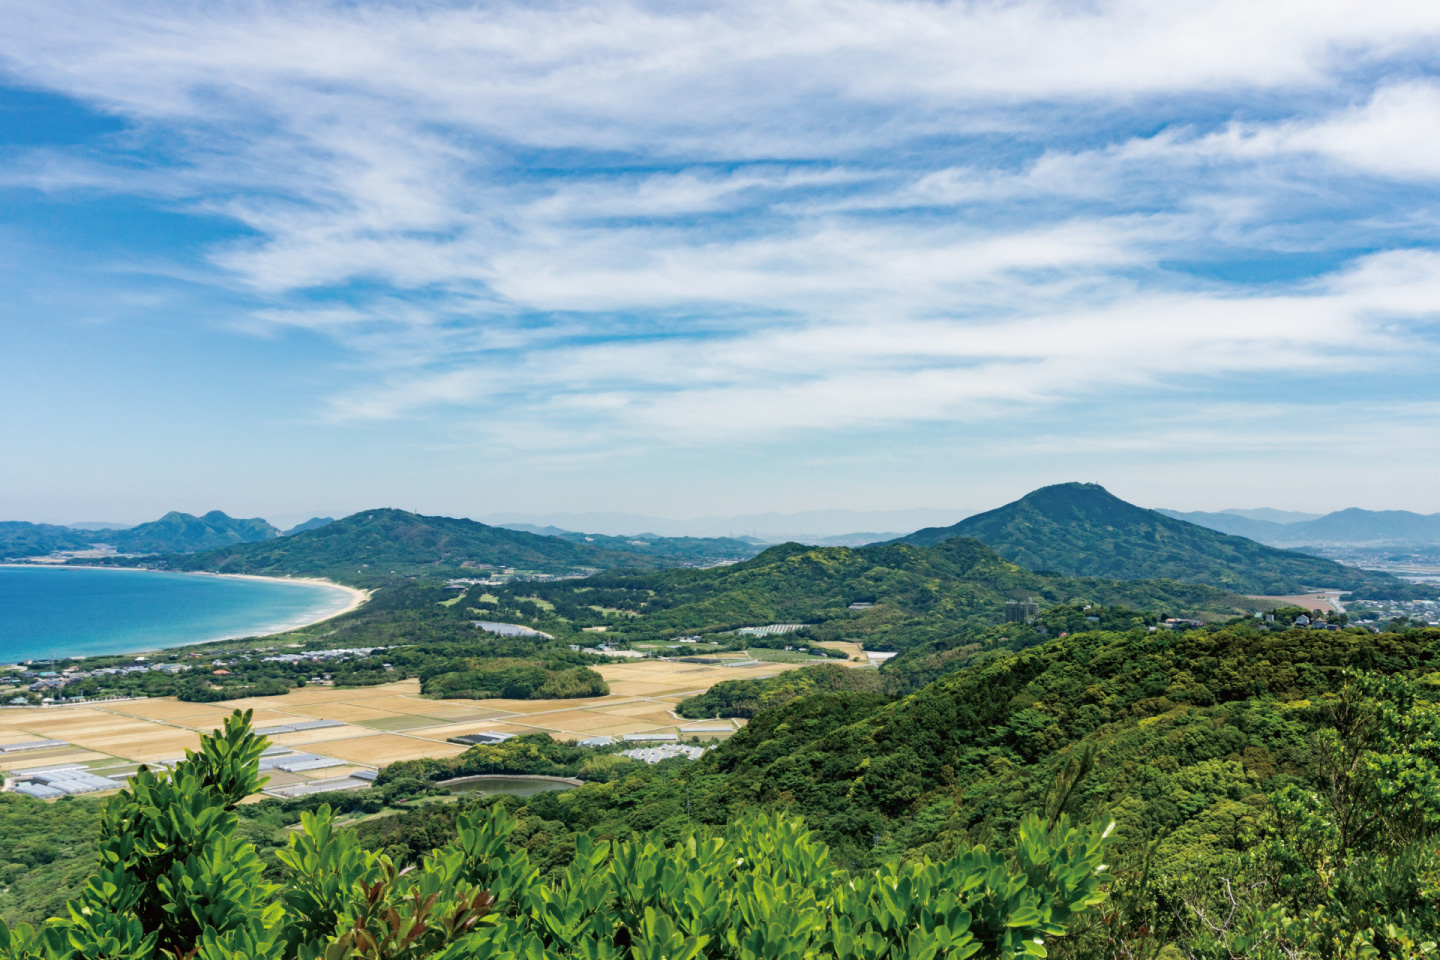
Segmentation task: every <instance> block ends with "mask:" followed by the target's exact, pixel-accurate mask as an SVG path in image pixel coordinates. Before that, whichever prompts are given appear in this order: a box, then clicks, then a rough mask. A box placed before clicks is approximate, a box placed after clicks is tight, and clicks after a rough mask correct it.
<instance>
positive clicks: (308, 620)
mask: <svg viewBox="0 0 1440 960" xmlns="http://www.w3.org/2000/svg"><path fill="white" fill-rule="evenodd" d="M0 567H9V568H19V569H44V570H112V571H118V572H129V573H163V574H167V575H170V576H182V577H186V576H196V577H209V578H213V579H222V578H224V579H231V580H258V581H266V582H272V583H299V584H308V585H310V586H315V587H326V588H328V589H330V590H335V591H340V592H342V593H344V594H346V595H347V596H348V602H347V603H346V604H345V606H344V607H341V608H340V609H338V610H331V611H328V612H325V613H322V614H319V615H317V616H310V615H307V616H306V617H305V618H304V619H295V620H288V621H283V622H279V623H270V624H264V625H262V626H259V627H256V628H255V629H254V630H253V631H249V632H236V633H226V634H222V635H219V636H212V637H205V638H203V639H198V640H188V641H185V642H183V643H176V644H169V645H166V646H159V647H149V648H142V649H135V650H124V651H117V652H114V653H87V654H77V655H74V656H80V657H112V656H139V655H142V654H153V653H158V652H160V651H163V650H175V649H180V648H182V647H193V646H199V645H201V644H206V643H220V642H222V641H225V640H245V639H262V638H265V637H274V636H279V635H281V634H286V633H291V632H293V631H295V630H303V629H304V628H306V627H313V626H315V625H317V624H321V623H325V622H326V621H328V620H333V619H335V618H336V617H339V616H342V615H344V614H347V613H351V612H353V611H355V610H358V609H359V608H360V607H361V606H363V605H364V604H365V603H366V602H367V601H369V599H370V598H371V597H372V596H373V595H374V592H375V591H373V590H361V589H360V588H358V587H350V586H346V585H345V584H343V583H336V582H335V581H333V580H327V579H325V578H323V577H272V576H262V575H260V574H253V573H213V572H211V571H208V570H186V571H176V570H151V569H149V568H146V567H107V566H103V565H93V566H92V565H89V564H83V565H76V566H65V565H55V566H51V565H48V564H33V563H0ZM32 659H33V658H32ZM62 659H72V657H64V658H62Z"/></svg>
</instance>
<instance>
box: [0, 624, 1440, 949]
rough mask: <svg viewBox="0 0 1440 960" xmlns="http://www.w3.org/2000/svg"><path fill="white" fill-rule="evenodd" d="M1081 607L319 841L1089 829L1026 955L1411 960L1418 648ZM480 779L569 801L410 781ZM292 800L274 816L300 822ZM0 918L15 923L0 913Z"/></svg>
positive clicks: (394, 770)
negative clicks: (678, 745) (762, 821)
mask: <svg viewBox="0 0 1440 960" xmlns="http://www.w3.org/2000/svg"><path fill="white" fill-rule="evenodd" d="M1077 612H1078V613H1084V614H1085V616H1084V617H1080V618H1079V619H1078V622H1077V621H1076V619H1075V614H1076V613H1077ZM1102 612H1103V613H1104V616H1102V617H1096V618H1095V620H1094V621H1091V620H1090V619H1087V617H1090V616H1093V615H1094V610H1093V608H1092V611H1090V612H1085V611H1084V610H1083V608H1080V610H1079V611H1075V610H1071V609H1069V608H1057V609H1053V610H1047V611H1045V612H1044V613H1042V614H1041V618H1042V619H1044V618H1050V619H1052V620H1053V621H1054V622H1055V623H1056V624H1059V623H1062V622H1063V623H1070V624H1071V625H1072V626H1075V627H1076V629H1075V630H1074V631H1073V632H1072V631H1068V630H1067V631H1062V632H1064V633H1065V634H1066V635H1065V636H1063V637H1052V638H1050V639H1048V640H1045V641H1043V642H1040V643H1039V644H1037V645H1033V646H1030V647H1027V648H1024V649H1020V650H1014V651H1011V650H994V651H991V652H989V653H987V654H985V655H983V656H979V657H973V658H971V660H970V661H969V665H968V666H964V667H961V668H960V669H958V670H955V671H953V672H951V673H948V674H946V675H944V676H942V677H941V678H940V679H939V680H937V681H935V682H932V683H929V684H927V685H925V686H923V687H921V688H920V689H918V690H915V691H914V692H911V693H908V694H903V695H901V694H896V693H895V692H893V691H890V690H887V689H886V686H887V682H888V678H887V677H886V674H887V673H888V672H889V671H890V670H892V669H894V666H887V668H886V669H885V670H882V671H880V672H879V673H878V674H876V673H870V674H868V677H869V678H870V679H868V680H859V679H856V680H853V681H852V680H848V679H846V680H841V679H840V675H841V673H842V671H840V670H839V669H838V668H828V667H814V668H809V669H808V670H805V671H799V672H797V673H795V674H790V675H788V676H784V677H780V678H775V679H773V680H770V681H759V682H758V686H748V687H745V686H742V687H724V688H721V687H717V688H716V689H715V690H714V691H712V692H711V693H710V694H707V695H705V696H704V697H701V698H697V699H696V701H695V702H694V703H693V704H687V707H686V711H687V712H690V713H693V714H695V715H714V714H715V713H717V712H719V713H724V712H727V711H728V712H731V713H732V714H737V713H738V714H748V715H749V723H748V725H747V726H746V727H745V728H744V729H743V730H741V731H740V732H739V733H737V734H736V735H735V736H734V737H732V738H731V739H730V740H729V741H727V742H725V743H723V744H722V745H721V746H719V748H718V749H715V750H713V751H710V752H709V753H707V754H706V755H704V756H703V757H702V758H701V759H700V760H698V761H694V762H686V761H683V760H678V759H677V760H671V761H666V762H663V763H660V764H657V765H654V766H651V765H646V764H642V763H637V762H634V761H631V760H629V759H628V758H625V757H623V756H619V755H618V754H617V753H616V752H615V751H614V750H607V749H602V750H599V751H595V750H587V749H583V748H578V747H575V746H570V745H565V744H557V743H553V742H551V741H549V740H548V739H547V738H545V737H543V736H535V737H527V738H518V739H517V740H515V741H509V742H507V743H505V744H501V745H493V746H481V747H476V748H474V749H472V750H470V751H467V752H466V753H465V754H463V755H461V756H459V757H456V758H454V759H452V760H443V761H419V762H411V763H405V764H395V765H393V766H392V767H390V768H387V769H386V771H385V772H384V773H383V774H382V777H381V781H380V784H379V786H378V787H377V790H379V791H390V792H391V795H392V796H397V797H400V798H401V799H403V798H405V797H420V798H421V799H420V800H419V801H416V802H418V803H419V804H420V805H419V806H416V807H415V808H414V809H411V810H405V809H403V807H404V805H403V804H402V805H401V806H402V809H400V810H398V811H390V812H384V811H382V813H384V815H381V816H378V817H371V818H369V819H362V820H360V821H356V822H355V823H354V824H353V825H352V826H349V827H347V828H346V829H345V830H343V831H340V830H338V829H336V831H335V835H336V836H338V835H339V834H340V833H343V834H344V836H345V837H346V838H347V839H346V840H345V843H347V844H348V843H352V842H353V844H355V845H356V849H357V850H362V851H370V853H368V854H364V856H367V857H369V856H381V855H383V856H384V857H388V858H389V859H390V860H391V861H393V862H394V863H396V864H397V868H398V866H400V865H404V864H407V863H413V864H423V863H425V862H427V858H432V859H433V858H434V857H435V856H437V854H436V853H435V852H434V851H435V850H436V848H443V847H444V846H445V844H453V843H456V842H460V843H462V845H463V843H464V841H463V837H464V835H465V831H466V830H475V829H480V827H477V824H481V823H484V822H494V821H487V820H486V819H485V818H491V817H502V818H503V821H504V823H505V824H506V826H505V836H504V842H503V843H501V844H499V846H497V847H495V849H496V850H501V849H502V848H503V850H504V851H505V853H504V856H506V857H510V856H517V855H522V854H523V856H524V857H525V858H526V862H527V863H528V864H531V865H532V866H533V869H534V870H536V871H538V875H539V876H540V877H543V878H548V879H547V880H546V881H545V882H547V883H552V884H563V883H566V882H569V881H568V879H567V878H569V877H571V876H572V874H573V871H574V870H576V869H582V870H593V869H598V868H599V867H601V866H602V865H604V864H606V863H613V862H615V860H614V859H613V858H614V857H615V856H618V853H614V852H612V853H608V854H607V855H606V856H601V857H599V858H598V859H591V853H590V852H588V851H593V850H596V849H598V848H597V847H596V844H600V845H605V844H622V845H623V844H639V845H648V847H646V849H648V850H649V851H650V853H649V854H648V855H649V856H652V857H656V858H663V857H664V856H665V854H664V851H665V850H667V849H670V850H674V849H676V846H675V845H676V844H679V845H681V846H682V847H683V846H684V845H685V844H686V843H690V842H692V841H690V840H688V839H687V837H690V836H692V835H694V831H697V830H698V831H700V836H702V837H716V838H723V837H726V836H733V835H734V834H733V832H732V831H734V830H736V829H742V830H743V829H746V827H745V826H744V825H745V824H747V823H748V822H750V821H749V820H748V819H747V818H749V817H752V816H754V815H755V814H756V813H757V812H765V813H766V815H769V816H781V817H788V818H798V819H797V820H796V822H797V823H799V822H803V823H804V825H805V827H806V828H808V829H809V830H811V831H814V841H813V842H821V843H823V844H824V845H825V850H826V854H825V856H826V857H827V858H828V862H830V863H832V864H833V865H834V867H835V868H836V869H839V870H841V871H844V872H845V874H846V875H847V876H872V875H875V874H874V873H873V871H880V872H881V874H883V873H884V872H885V871H887V870H892V869H899V868H900V867H899V866H898V865H905V866H904V869H916V870H926V869H929V867H928V866H927V865H930V864H955V863H958V862H962V861H963V860H964V858H965V857H967V856H973V855H974V853H975V851H977V850H980V849H984V850H987V851H991V850H993V851H995V855H997V856H1002V857H1005V858H1008V862H1009V863H1010V864H1011V865H1012V866H1011V867H1009V868H1006V869H1011V870H1013V869H1018V868H1017V867H1016V866H1015V864H1017V863H1019V860H1018V859H1017V858H1021V859H1023V858H1024V857H1025V856H1026V855H1027V854H1026V853H1025V850H1026V847H1025V841H1024V840H1023V838H1024V837H1025V836H1027V833H1028V834H1029V835H1033V833H1034V831H1035V830H1036V829H1037V827H1036V824H1041V825H1043V824H1047V823H1048V824H1056V823H1062V822H1063V823H1069V824H1102V823H1103V824H1109V823H1111V822H1112V821H1113V823H1114V825H1115V829H1114V830H1113V832H1112V833H1111V835H1110V836H1111V838H1112V839H1111V840H1109V841H1107V842H1106V844H1107V848H1108V852H1107V853H1106V856H1105V862H1107V863H1108V864H1109V865H1110V866H1109V869H1108V871H1107V874H1106V876H1107V877H1108V879H1106V880H1105V881H1104V882H1103V883H1101V884H1099V885H1097V886H1096V887H1095V892H1096V893H1097V894H1104V896H1105V898H1106V899H1105V901H1104V903H1105V906H1104V908H1103V909H1099V910H1096V911H1094V912H1093V913H1090V912H1086V913H1084V914H1083V915H1082V916H1076V917H1075V918H1074V920H1073V922H1068V923H1066V924H1064V925H1063V927H1064V935H1063V936H1060V935H1058V934H1054V933H1052V935H1051V936H1050V937H1049V942H1048V944H1047V949H1048V950H1049V951H1050V954H1051V955H1052V956H1073V957H1132V956H1169V957H1186V956H1188V957H1196V958H1200V957H1204V958H1212V957H1213V958H1220V957H1240V956H1255V957H1275V958H1279V957H1357V958H1358V957H1400V956H1405V957H1409V956H1420V955H1421V952H1420V951H1421V945H1422V944H1423V943H1424V942H1426V941H1429V940H1433V939H1435V933H1436V930H1437V917H1436V915H1435V912H1434V908H1433V899H1432V898H1431V896H1430V894H1429V892H1428V891H1430V890H1431V889H1432V888H1433V877H1434V876H1436V875H1437V873H1436V871H1437V870H1440V860H1437V855H1436V852H1435V845H1434V843H1433V838H1434V837H1435V835H1436V830H1437V829H1440V779H1437V777H1440V766H1437V764H1440V746H1437V745H1440V711H1437V710H1436V708H1435V705H1434V703H1433V697H1434V696H1435V692H1436V691H1437V690H1440V672H1437V670H1436V659H1437V655H1440V630H1434V629H1424V630H1417V629H1412V628H1405V627H1397V628H1394V629H1391V630H1388V631H1386V632H1382V633H1378V634H1377V633H1373V632H1370V631H1369V630H1365V629H1361V628H1349V629H1342V630H1309V629H1298V628H1295V627H1293V626H1291V625H1287V624H1286V623H1284V622H1283V618H1277V622H1276V623H1273V624H1272V623H1267V622H1265V621H1260V620H1256V619H1254V618H1243V619H1236V620H1234V621H1232V622H1230V623H1228V624H1224V625H1219V626H1214V627H1209V628H1200V629H1189V630H1167V629H1152V625H1147V624H1146V623H1145V622H1144V620H1145V618H1144V617H1143V616H1140V615H1135V614H1130V615H1128V616H1127V614H1129V612H1128V611H1124V610H1121V609H1107V610H1105V611H1102ZM901 659H902V658H899V657H897V658H896V660H895V661H894V662H893V664H895V665H898V664H899V662H900V661H901ZM848 673H850V674H851V675H852V676H854V677H857V678H858V677H865V676H867V675H866V674H864V673H860V674H855V673H854V672H853V671H848ZM741 683H745V682H743V681H742V682H741ZM501 772H510V773H548V774H552V775H565V776H577V775H578V776H580V777H581V778H582V779H584V780H586V781H587V784H586V785H585V786H582V787H579V788H576V789H574V790H570V791H567V792H563V793H546V794H540V795H537V796H535V797H531V798H528V799H521V798H513V797H510V798H503V799H502V798H485V799H480V800H473V799H471V800H462V801H460V802H458V803H455V802H451V803H434V802H427V801H428V800H429V799H430V798H427V797H425V796H424V795H425V794H426V793H427V792H428V790H429V788H428V787H427V786H426V784H427V783H429V782H432V781H435V780H440V779H447V778H449V777H453V776H457V775H462V774H469V773H501ZM371 799H372V802H373V801H374V798H371ZM435 799H443V798H435ZM60 806H65V807H68V809H70V810H71V811H75V812H74V813H72V814H69V815H68V817H67V818H65V819H63V820H61V819H57V820H55V821H53V825H52V824H51V823H47V822H46V821H45V820H43V819H42V818H41V817H40V816H39V815H38V814H37V812H36V811H37V810H41V809H53V808H45V807H42V805H41V804H40V802H39V801H33V800H29V799H28V798H18V797H17V798H9V800H8V802H7V803H6V804H4V805H0V819H4V821H5V822H4V823H0V829H5V831H6V835H7V836H8V835H9V830H8V829H7V828H9V827H11V826H12V825H23V827H24V829H25V830H26V831H27V840H26V841H25V843H14V842H12V843H10V844H9V845H8V846H6V847H3V848H0V850H3V855H4V856H5V857H6V858H9V859H10V863H8V864H5V865H3V866H0V870H5V871H10V874H11V875H14V876H15V877H16V878H17V880H19V881H20V882H21V886H22V887H23V886H24V883H25V878H26V877H30V878H32V879H33V877H34V875H35V870H34V868H33V867H31V868H27V867H25V864H26V863H30V864H32V865H33V864H36V863H40V862H41V861H45V859H46V858H47V857H48V858H50V861H47V862H57V863H60V864H61V867H62V868H63V869H64V870H65V871H68V872H67V873H64V874H61V875H60V876H70V877H72V878H73V876H74V875H75V874H76V873H77V871H79V870H80V869H81V862H80V861H79V860H76V859H75V858H71V859H70V860H69V861H67V860H66V858H65V855H64V853H63V852H62V851H64V850H65V849H66V848H67V847H68V846H69V844H68V842H67V841H66V837H67V836H68V837H73V836H74V833H75V831H76V830H79V829H81V828H82V827H84V826H86V825H87V824H89V825H93V824H94V823H95V822H96V821H97V818H98V817H99V816H100V814H99V812H98V809H99V804H98V803H97V802H96V801H85V800H73V801H65V802H63V803H62V804H61V805H60ZM283 806H284V805H283V804H280V805H278V807H283ZM301 806H302V807H303V809H302V810H300V811H298V812H295V813H292V814H290V815H289V816H288V818H287V819H288V820H289V821H290V822H293V821H294V820H295V819H297V818H298V817H299V816H300V813H303V812H304V810H314V809H315V808H316V804H315V803H314V802H311V803H309V804H307V805H301ZM276 809H277V804H276V803H275V802H271V801H267V802H266V803H265V804H260V805H258V806H257V807H256V808H254V809H253V812H252V811H251V809H250V808H239V810H238V812H237V818H238V819H237V821H236V824H237V825H236V827H235V829H236V831H237V832H238V834H239V835H240V836H244V837H246V838H249V839H250V842H252V843H255V844H256V847H257V849H258V853H257V856H258V857H259V860H258V861H257V866H256V868H255V869H256V870H258V871H260V873H261V874H263V875H264V876H265V878H266V879H267V881H270V882H276V883H284V882H287V881H286V879H285V878H286V877H287V876H288V875H289V874H287V872H286V871H287V864H289V863H290V862H291V861H290V859H287V856H288V855H286V854H285V853H284V851H285V844H286V843H287V842H290V841H288V840H287V839H285V838H286V837H287V836H289V835H293V831H286V830H284V829H283V828H280V829H277V827H278V822H277V821H276V820H275V819H274V817H275V813H273V812H272V811H274V810H276ZM499 810H503V811H505V813H503V814H501V813H498V812H497V811H499ZM18 818H25V819H18ZM476 818H479V819H476ZM787 822H788V821H787ZM467 824H468V826H467ZM327 829H329V828H327ZM704 842H710V841H708V840H707V841H704ZM807 842H811V841H807ZM102 843H103V840H102ZM497 843H498V841H497ZM91 849H92V850H93V849H94V847H93V846H92V847H91ZM606 849H607V850H609V849H610V848H606ZM618 849H619V848H618V847H617V848H615V850H617V851H618ZM687 849H688V848H687ZM357 855H359V854H357ZM957 858H959V859H958V860H957ZM942 875H943V873H942ZM1014 875H1015V876H1030V874H1026V873H1025V871H1023V870H1021V871H1020V873H1018V874H1014ZM26 889H32V890H33V887H28V888H26ZM331 889H333V886H332V887H331ZM29 906H30V908H31V910H33V907H34V903H33V902H31V903H30V904H29ZM0 907H3V908H4V909H5V915H6V916H7V917H9V918H10V919H11V920H17V919H26V918H29V919H33V918H34V914H33V913H32V912H24V913H21V912H20V911H18V910H16V909H15V906H14V905H13V904H10V903H7V900H6V899H5V898H4V897H0ZM330 915H332V914H327V916H330ZM327 922H328V921H327ZM607 929H608V928H607ZM981 949H982V951H991V950H993V947H992V946H991V945H990V944H989V943H988V942H986V943H982V944H981ZM719 955H724V956H728V955H729V954H725V953H721V954H719ZM979 955H1006V954H1002V953H994V952H991V953H985V952H982V953H981V954H979Z"/></svg>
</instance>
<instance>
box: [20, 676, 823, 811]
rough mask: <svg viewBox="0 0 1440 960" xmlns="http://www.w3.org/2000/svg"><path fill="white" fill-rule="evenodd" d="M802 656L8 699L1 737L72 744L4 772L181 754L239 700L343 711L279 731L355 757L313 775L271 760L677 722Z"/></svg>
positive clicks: (432, 751)
mask: <svg viewBox="0 0 1440 960" xmlns="http://www.w3.org/2000/svg"><path fill="white" fill-rule="evenodd" d="M802 665H803V664H801V663H772V662H752V663H749V664H745V665H739V664H737V665H731V666H720V665H711V664H695V663H676V662H673V661H672V662H667V661H656V660H641V661H636V662H632V663H616V664H607V665H605V666H602V667H598V668H597V669H598V670H599V671H600V673H601V674H602V675H603V676H604V677H605V680H606V681H607V682H608V683H609V684H610V691H611V692H610V694H609V695H608V696H604V697H592V698H586V699H575V700H429V699H426V698H424V697H421V696H420V684H419V681H417V680H402V681H399V682H397V683H389V684H384V685H382V686H377V687H363V688H358V689H335V688H333V687H319V686H312V687H305V688H302V689H299V690H292V691H291V692H290V693H288V694H285V695H284V696H279V697H253V698H249V699H243V700H231V701H225V702H221V703H184V702H182V701H179V700H174V699H170V698H157V699H151V700H124V701H113V702H98V703H88V704H76V705H72V706H52V707H34V708H21V709H5V710H0V746H4V745H6V744H12V743H25V742H33V741H36V740H63V741H65V742H66V744H68V745H67V746H63V747H54V748H51V749H45V750H32V751H26V752H24V753H18V754H14V755H8V756H7V755H3V754H0V772H5V773H22V772H24V771H26V770H37V769H46V768H52V767H62V766H77V767H82V768H84V769H86V770H89V771H92V772H94V773H97V774H99V775H101V776H118V775H121V774H123V773H126V772H129V771H132V770H134V769H135V767H136V765H138V764H140V763H150V764H154V763H157V762H161V761H166V760H178V759H180V758H182V757H183V756H184V753H185V751H186V750H187V749H194V748H195V747H196V746H197V745H198V743H199V739H200V734H201V733H202V732H204V731H208V730H211V729H214V728H215V727H216V726H217V725H218V724H219V723H220V721H221V719H222V718H224V717H225V716H227V715H228V714H229V713H230V712H231V711H232V710H234V709H237V708H239V709H242V710H254V711H255V721H254V722H255V726H256V727H259V728H264V727H274V726H279V725H282V724H289V723H295V722H298V721H305V720H330V721H336V722H337V723H338V725H337V726H329V727H323V728H319V729H313V730H297V731H294V732H292V733H282V734H277V735H275V736H273V737H271V741H272V742H273V743H274V744H276V745H277V746H283V747H289V748H290V749H292V750H295V751H297V752H308V753H314V754H322V755H324V756H326V757H333V758H337V759H339V760H344V761H346V762H347V763H349V764H352V766H351V767H345V768H340V769H337V768H335V767H330V768H327V769H324V770H317V771H314V773H313V775H312V774H308V773H304V772H301V773H284V772H280V771H271V772H270V773H269V775H270V777H271V781H270V786H272V787H274V786H284V785H290V784H297V783H303V782H306V781H307V780H311V779H314V780H320V779H329V778H334V777H337V776H340V775H342V774H344V775H349V774H350V773H352V772H355V771H362V770H366V769H375V768H378V767H383V766H384V765H386V764H388V763H394V762H395V761H397V760H413V759H418V758H420V757H451V756H455V755H457V754H459V753H463V752H464V750H465V749H466V748H465V747H462V746H460V745H458V744H454V743H447V742H446V741H447V738H449V737H454V736H458V735H460V734H466V733H476V732H480V731H493V732H496V733H513V734H523V733H548V734H550V735H551V736H553V737H555V738H556V739H559V740H576V739H583V738H585V737H594V736H600V735H607V736H613V737H620V736H623V735H625V734H630V733H676V732H677V731H678V730H679V728H680V727H681V726H682V725H689V724H693V722H694V721H687V720H683V719H682V718H681V717H680V716H679V715H677V714H676V713H675V712H674V708H675V705H676V704H678V703H679V702H680V701H681V700H683V699H685V698H686V697H689V696H694V695H695V694H698V693H702V692H704V691H705V690H708V689H709V688H710V687H712V686H713V685H715V684H716V683H718V682H720V681H721V680H735V679H739V678H742V677H770V676H774V675H776V674H778V673H782V672H784V671H786V670H791V669H794V668H796V667H798V666H802ZM726 723H728V721H726ZM711 726H715V724H711ZM711 735H712V736H713V735H715V734H711ZM720 735H723V734H720Z"/></svg>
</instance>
